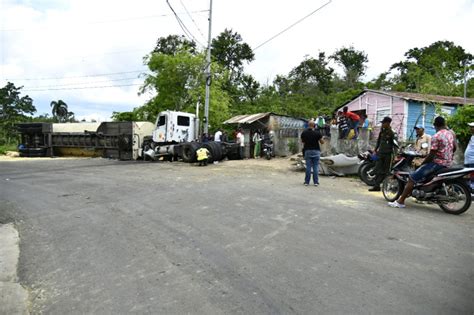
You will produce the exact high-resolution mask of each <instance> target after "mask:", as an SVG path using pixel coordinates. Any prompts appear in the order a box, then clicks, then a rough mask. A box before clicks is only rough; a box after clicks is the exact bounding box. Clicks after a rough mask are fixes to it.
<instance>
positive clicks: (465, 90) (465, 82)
mask: <svg viewBox="0 0 474 315" xmlns="http://www.w3.org/2000/svg"><path fill="white" fill-rule="evenodd" d="M466 63H467V62H466V60H464V105H466V92H467V81H466Z"/></svg>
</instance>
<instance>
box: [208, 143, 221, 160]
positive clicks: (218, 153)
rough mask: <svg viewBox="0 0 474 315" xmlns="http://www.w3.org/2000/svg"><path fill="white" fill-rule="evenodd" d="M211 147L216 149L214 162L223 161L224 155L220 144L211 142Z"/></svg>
mask: <svg viewBox="0 0 474 315" xmlns="http://www.w3.org/2000/svg"><path fill="white" fill-rule="evenodd" d="M209 144H210V146H211V147H212V148H213V149H214V154H213V157H214V161H222V159H223V158H224V155H223V154H222V147H221V145H220V144H219V143H218V142H209Z"/></svg>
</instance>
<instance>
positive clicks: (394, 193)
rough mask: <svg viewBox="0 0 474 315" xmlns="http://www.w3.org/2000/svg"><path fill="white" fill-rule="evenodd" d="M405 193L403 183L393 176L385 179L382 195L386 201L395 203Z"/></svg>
mask: <svg viewBox="0 0 474 315" xmlns="http://www.w3.org/2000/svg"><path fill="white" fill-rule="evenodd" d="M402 192H403V183H402V182H401V181H400V180H399V179H397V178H396V177H394V176H393V175H390V176H387V177H385V179H384V180H383V183H382V193H383V197H384V198H385V200H387V201H390V202H393V201H395V200H397V199H398V197H400V195H401V194H402Z"/></svg>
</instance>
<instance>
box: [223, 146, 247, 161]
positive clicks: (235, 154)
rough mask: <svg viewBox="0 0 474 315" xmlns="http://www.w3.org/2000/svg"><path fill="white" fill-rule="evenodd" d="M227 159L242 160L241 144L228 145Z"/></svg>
mask: <svg viewBox="0 0 474 315" xmlns="http://www.w3.org/2000/svg"><path fill="white" fill-rule="evenodd" d="M226 152H227V158H228V159H229V160H242V158H243V157H242V156H241V155H240V144H238V143H226Z"/></svg>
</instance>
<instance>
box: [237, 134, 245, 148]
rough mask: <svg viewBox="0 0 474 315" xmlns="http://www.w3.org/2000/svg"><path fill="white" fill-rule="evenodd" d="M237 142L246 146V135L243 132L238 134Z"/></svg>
mask: <svg viewBox="0 0 474 315" xmlns="http://www.w3.org/2000/svg"><path fill="white" fill-rule="evenodd" d="M237 143H240V146H241V147H244V146H245V137H244V134H243V133H241V132H239V133H238V134H237Z"/></svg>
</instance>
